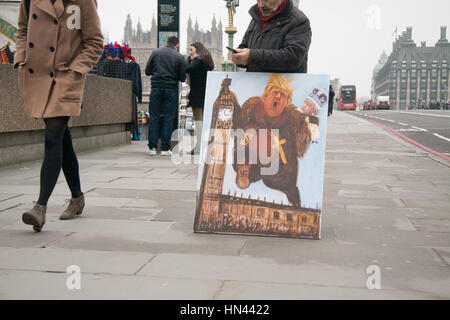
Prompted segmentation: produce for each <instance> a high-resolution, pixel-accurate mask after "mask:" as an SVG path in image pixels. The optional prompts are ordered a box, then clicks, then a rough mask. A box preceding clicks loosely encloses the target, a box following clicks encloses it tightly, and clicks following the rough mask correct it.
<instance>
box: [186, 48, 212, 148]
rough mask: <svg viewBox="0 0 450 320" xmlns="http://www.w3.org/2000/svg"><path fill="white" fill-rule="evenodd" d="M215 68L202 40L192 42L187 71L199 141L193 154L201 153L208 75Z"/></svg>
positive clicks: (190, 99)
mask: <svg viewBox="0 0 450 320" xmlns="http://www.w3.org/2000/svg"><path fill="white" fill-rule="evenodd" d="M212 70H214V61H213V59H212V57H211V53H210V52H209V51H208V49H206V48H205V46H204V45H203V44H202V43H200V42H195V43H193V44H191V46H190V49H189V56H188V58H187V61H186V72H187V73H188V74H189V78H190V91H189V106H191V107H192V110H193V112H194V119H195V122H196V124H195V131H196V137H197V143H196V145H195V148H194V149H193V150H192V152H191V153H192V154H199V153H200V152H199V151H200V146H201V134H202V123H203V108H204V105H205V93H206V75H207V73H208V71H212Z"/></svg>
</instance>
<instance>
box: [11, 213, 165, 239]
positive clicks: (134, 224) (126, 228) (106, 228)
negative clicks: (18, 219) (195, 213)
mask: <svg viewBox="0 0 450 320" xmlns="http://www.w3.org/2000/svg"><path fill="white" fill-rule="evenodd" d="M172 224H173V222H160V221H133V220H113V219H87V218H86V217H83V216H81V217H79V218H77V219H74V220H70V221H59V220H58V221H49V222H47V223H46V224H45V226H44V229H43V230H44V231H62V232H82V233H99V232H110V233H114V234H117V235H119V234H133V233H143V234H151V233H163V232H164V231H165V230H167V229H168V228H170V226H171V225H172ZM4 229H5V230H19V231H20V230H28V229H29V226H26V225H22V224H19V225H12V226H7V227H5V228H4Z"/></svg>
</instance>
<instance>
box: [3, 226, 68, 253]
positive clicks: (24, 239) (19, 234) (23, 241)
mask: <svg viewBox="0 0 450 320" xmlns="http://www.w3.org/2000/svg"><path fill="white" fill-rule="evenodd" d="M70 234H71V233H70V232H60V231H47V232H42V233H36V232H34V231H32V229H31V227H26V228H25V229H23V230H4V229H1V230H0V247H11V248H41V247H43V246H45V245H48V244H50V243H52V242H54V241H57V240H59V239H62V238H64V237H67V236H69V235H70Z"/></svg>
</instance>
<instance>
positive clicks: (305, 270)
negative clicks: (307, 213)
mask: <svg viewBox="0 0 450 320" xmlns="http://www.w3.org/2000/svg"><path fill="white" fill-rule="evenodd" d="M139 274H142V275H149V276H158V277H170V278H184V279H186V278H188V279H216V280H235V281H257V282H271V283H286V284H309V285H329V286H347V287H356V288H361V287H362V286H363V285H365V281H366V280H365V276H364V273H363V269H362V267H341V266H336V265H332V264H304V265H285V264H277V263H274V262H273V261H271V260H268V259H255V258H250V257H223V256H212V255H202V256H200V255H181V254H161V255H158V256H157V257H156V258H155V259H154V260H153V261H152V262H151V263H150V264H148V265H147V266H145V267H144V268H143V269H142V270H141V271H139Z"/></svg>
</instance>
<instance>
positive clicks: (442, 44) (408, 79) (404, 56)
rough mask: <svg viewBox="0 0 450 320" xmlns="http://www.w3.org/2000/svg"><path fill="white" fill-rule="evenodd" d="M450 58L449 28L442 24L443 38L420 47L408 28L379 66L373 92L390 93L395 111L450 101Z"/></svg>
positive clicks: (380, 94) (422, 44) (382, 94)
mask: <svg viewBox="0 0 450 320" xmlns="http://www.w3.org/2000/svg"><path fill="white" fill-rule="evenodd" d="M380 61H381V59H380ZM449 61H450V43H449V41H448V39H447V27H441V35H440V39H439V40H438V42H437V43H436V44H435V46H433V47H427V46H426V42H422V43H421V45H420V46H417V45H416V43H415V42H414V41H413V40H412V28H407V30H406V31H405V32H403V33H402V35H401V36H400V37H398V38H397V40H396V41H395V42H394V43H393V49H392V53H391V54H390V56H389V57H388V58H387V59H386V62H385V63H384V65H383V66H382V67H381V68H379V66H377V68H376V70H377V69H378V68H379V70H378V71H376V70H375V71H376V72H374V73H375V74H374V79H373V84H372V87H373V89H372V95H373V96H374V97H377V96H389V98H390V101H391V108H392V109H396V110H404V109H410V108H418V107H419V108H420V107H422V106H424V107H425V108H427V107H429V106H430V105H434V104H436V103H438V102H439V103H440V104H441V105H442V104H444V103H445V102H447V101H448V100H449V95H448V93H449V91H450V86H449V85H450V78H449V73H450V72H449V71H450V70H449Z"/></svg>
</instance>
